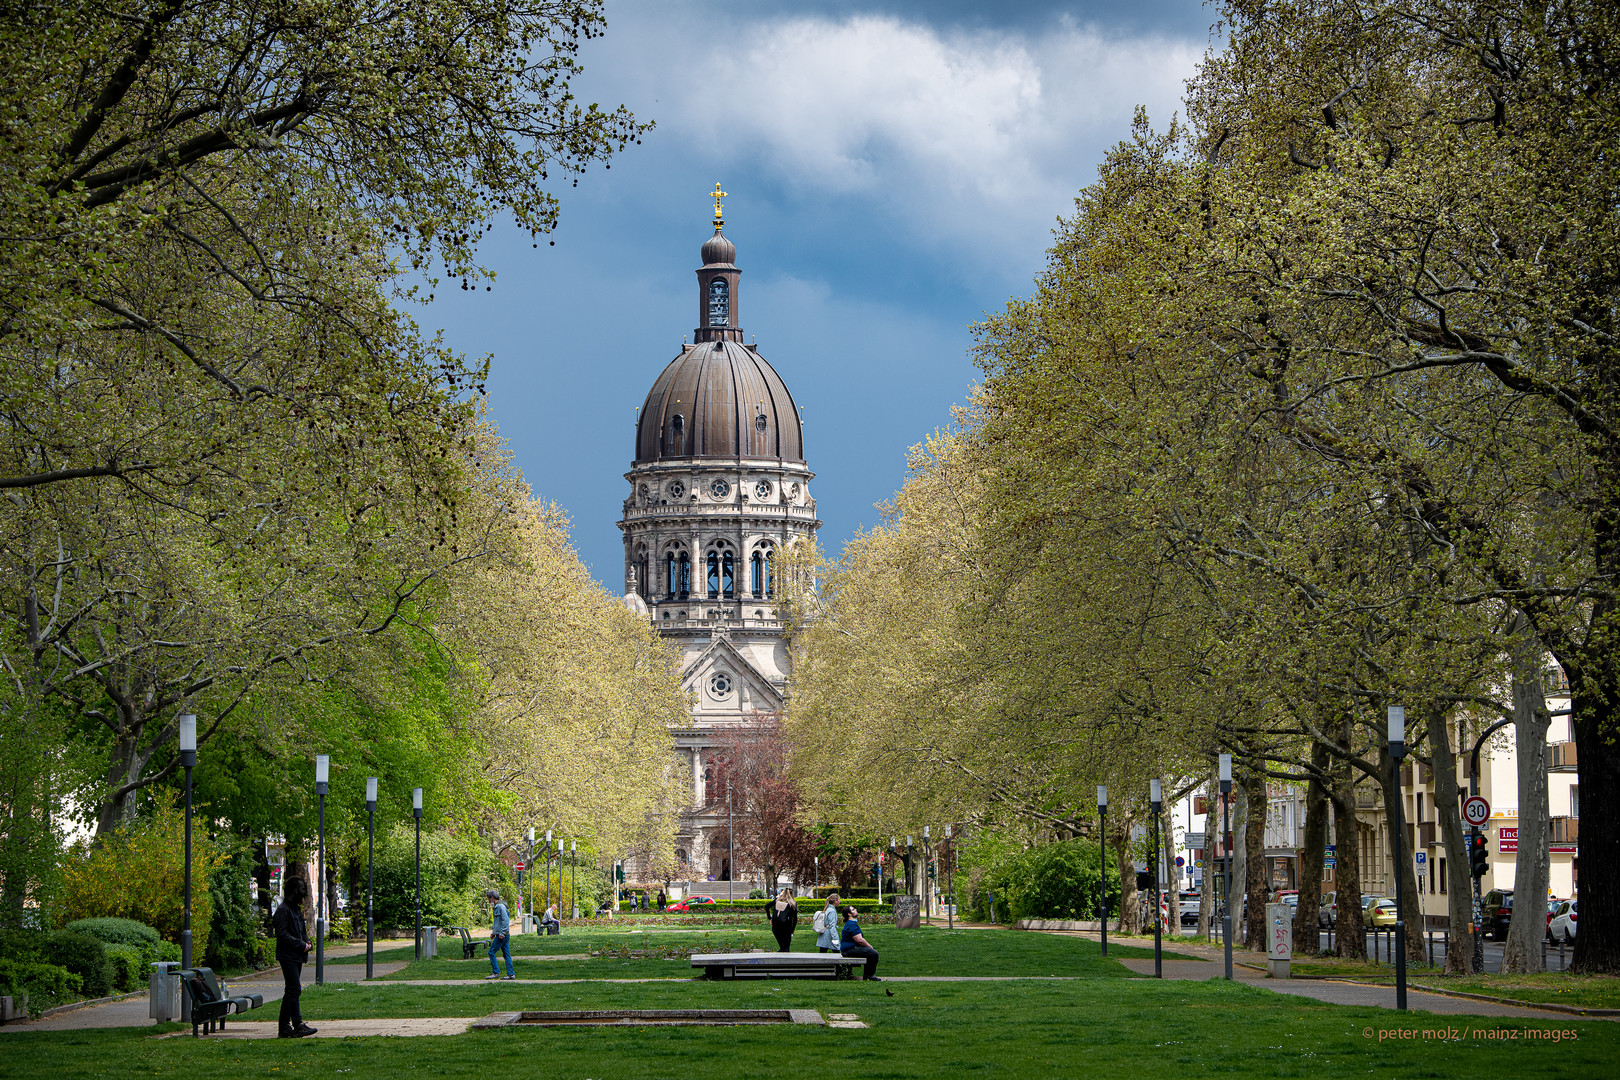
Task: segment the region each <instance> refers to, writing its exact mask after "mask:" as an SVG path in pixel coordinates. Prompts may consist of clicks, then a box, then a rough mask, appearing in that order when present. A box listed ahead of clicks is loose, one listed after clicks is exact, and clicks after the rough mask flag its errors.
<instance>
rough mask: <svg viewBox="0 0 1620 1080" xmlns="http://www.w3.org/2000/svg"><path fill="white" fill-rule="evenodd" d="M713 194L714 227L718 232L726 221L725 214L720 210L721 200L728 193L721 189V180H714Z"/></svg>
mask: <svg viewBox="0 0 1620 1080" xmlns="http://www.w3.org/2000/svg"><path fill="white" fill-rule="evenodd" d="M713 195H714V228H715V231H716V232H719V231H720V226H721V224H722V223H723V222H724V221H725V217H724V215H722V214H721V212H720V200H721V199H723V198H725V197H726V193H725V192H724V191H721V190H720V181H718V180H716V181H715V182H714V192H713Z"/></svg>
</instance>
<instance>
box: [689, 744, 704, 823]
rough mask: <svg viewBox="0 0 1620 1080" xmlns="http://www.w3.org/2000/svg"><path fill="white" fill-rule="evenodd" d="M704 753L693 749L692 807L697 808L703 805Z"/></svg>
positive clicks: (698, 749)
mask: <svg viewBox="0 0 1620 1080" xmlns="http://www.w3.org/2000/svg"><path fill="white" fill-rule="evenodd" d="M703 794H704V793H703V751H702V749H700V748H699V747H696V746H694V747H692V806H693V808H694V809H695V808H697V807H700V806H702V805H703Z"/></svg>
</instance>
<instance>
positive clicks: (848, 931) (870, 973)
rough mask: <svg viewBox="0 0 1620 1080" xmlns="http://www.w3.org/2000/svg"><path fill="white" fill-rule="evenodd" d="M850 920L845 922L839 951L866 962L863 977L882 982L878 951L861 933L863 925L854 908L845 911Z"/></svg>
mask: <svg viewBox="0 0 1620 1080" xmlns="http://www.w3.org/2000/svg"><path fill="white" fill-rule="evenodd" d="M845 911H846V912H847V913H848V915H849V918H848V919H847V920H846V921H845V922H844V930H843V933H842V934H840V935H839V938H838V951H839V953H840V954H841V955H843V956H858V957H860V958H861V959H863V960H865V961H866V974H865V975H864V976H862V977H863V978H865V979H866V980H867V981H868V982H882V981H883V980H882V979H880V978H878V977H877V962H878V951H877V950H876V949H874V948H872V945H871V943H870V942H868V941H867V940H866V938H865V936H864V935H862V933H861V924H860V923H859V922H858V921H857V920H856V917H855V916H856V911H855V908H854V906H853V905H852V906H850V907H848V908H846V909H845Z"/></svg>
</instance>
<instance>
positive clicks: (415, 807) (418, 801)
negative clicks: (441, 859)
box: [411, 788, 422, 960]
mask: <svg viewBox="0 0 1620 1080" xmlns="http://www.w3.org/2000/svg"><path fill="white" fill-rule="evenodd" d="M411 814H412V815H413V816H414V817H415V818H416V958H417V959H418V960H420V959H422V789H421V788H412V789H411Z"/></svg>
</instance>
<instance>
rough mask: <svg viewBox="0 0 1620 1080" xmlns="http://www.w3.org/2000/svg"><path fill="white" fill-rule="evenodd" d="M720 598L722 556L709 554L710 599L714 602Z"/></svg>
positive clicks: (716, 553)
mask: <svg viewBox="0 0 1620 1080" xmlns="http://www.w3.org/2000/svg"><path fill="white" fill-rule="evenodd" d="M719 596H720V555H719V553H718V552H714V551H711V552H709V599H710V600H714V599H717V598H718V597H719Z"/></svg>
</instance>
